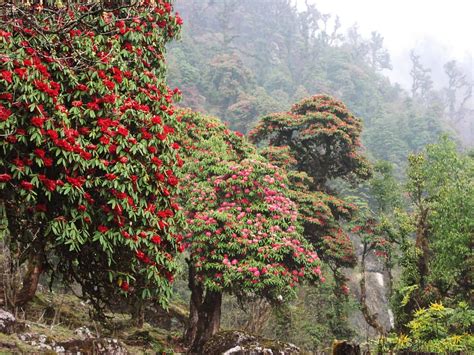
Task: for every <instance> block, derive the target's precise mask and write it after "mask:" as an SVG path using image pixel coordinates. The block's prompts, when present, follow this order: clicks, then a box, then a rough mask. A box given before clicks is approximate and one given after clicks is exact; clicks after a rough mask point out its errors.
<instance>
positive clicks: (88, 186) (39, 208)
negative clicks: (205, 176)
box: [0, 0, 183, 301]
mask: <svg viewBox="0 0 474 355" xmlns="http://www.w3.org/2000/svg"><path fill="white" fill-rule="evenodd" d="M12 6H13V5H12ZM100 6H102V5H100V3H99V2H97V3H92V4H91V3H88V4H86V5H80V4H78V5H68V7H67V8H66V7H59V8H55V9H54V8H53V9H50V10H48V11H45V9H43V8H42V7H40V6H39V5H38V6H36V7H34V8H21V9H18V8H16V7H14V6H13V7H12V13H14V14H15V13H16V14H17V15H18V16H12V17H11V18H9V21H8V22H7V25H6V26H5V27H3V28H2V30H1V31H0V49H1V50H0V52H1V53H2V54H1V55H0V135H1V136H2V137H3V139H2V141H1V143H0V147H1V148H0V150H1V164H0V188H1V191H2V192H1V193H2V200H3V201H4V203H5V205H6V207H7V214H8V219H9V227H10V234H11V235H12V236H15V238H12V243H17V244H18V245H21V246H22V247H24V248H27V247H28V246H30V245H32V244H34V245H35V248H34V249H35V251H36V252H38V251H39V252H41V253H49V254H52V255H54V256H57V257H59V258H56V259H55V260H58V263H57V266H56V267H57V268H58V270H60V271H61V272H63V274H64V276H65V277H66V278H67V279H73V280H75V281H77V282H79V283H81V285H82V286H83V289H84V291H85V292H86V293H89V294H90V296H92V297H94V298H97V299H99V298H101V296H104V295H103V292H105V290H106V289H109V290H110V288H112V291H111V292H116V291H117V292H122V293H125V292H130V293H134V294H136V295H137V296H143V297H148V296H151V295H152V294H153V295H160V296H163V297H162V298H161V300H163V301H164V300H165V299H166V297H165V296H166V295H168V294H169V291H170V287H171V286H170V284H171V282H172V281H173V272H174V270H175V268H176V263H175V261H174V255H175V254H176V252H177V251H182V250H183V245H182V242H181V237H180V236H177V235H176V234H175V229H176V226H177V225H178V224H179V223H180V222H179V221H180V220H181V218H180V213H179V207H178V204H177V203H176V202H175V201H174V198H173V196H174V195H175V194H176V192H177V184H178V179H177V177H176V171H177V169H179V166H180V164H181V163H180V159H179V156H178V154H177V149H178V148H179V146H178V145H177V143H175V136H176V133H177V130H178V122H177V120H176V117H175V115H174V108H173V105H172V102H173V97H175V96H176V95H177V94H179V92H178V90H177V89H175V90H170V89H169V88H168V87H167V86H166V85H165V82H164V77H165V66H164V62H163V61H164V58H163V55H164V50H165V47H164V45H165V44H166V42H168V41H170V40H171V39H172V38H174V37H175V36H176V34H177V33H178V31H179V26H180V24H181V19H180V18H179V16H178V15H177V14H176V15H174V14H173V13H172V7H171V4H170V2H169V1H163V0H160V1H158V2H150V1H143V2H141V3H140V4H139V5H133V6H132V5H130V6H122V7H117V8H115V9H106V8H102V7H100ZM25 13H27V14H29V15H32V16H34V19H35V20H34V21H31V18H30V17H28V15H25V16H21V14H25ZM26 216H28V219H29V220H30V222H31V221H33V226H34V228H36V229H37V233H36V235H37V238H33V237H31V236H29V235H28V233H21V223H20V220H22V219H24V218H26ZM15 226H17V227H18V228H19V229H18V230H13V229H14V228H15ZM15 233H17V234H15ZM46 263H47V264H50V266H51V263H52V260H50V261H47V262H46ZM119 287H120V288H119ZM102 298H104V297H102ZM109 301H110V299H109Z"/></svg>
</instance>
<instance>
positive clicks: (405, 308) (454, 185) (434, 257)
mask: <svg viewBox="0 0 474 355" xmlns="http://www.w3.org/2000/svg"><path fill="white" fill-rule="evenodd" d="M473 167H474V165H473V161H472V158H470V157H469V156H466V155H464V154H462V153H459V152H458V151H457V149H456V146H455V144H454V142H452V141H451V140H449V139H448V138H446V137H444V138H442V139H441V140H440V142H439V143H438V144H436V145H430V146H428V147H427V148H426V149H425V151H424V152H423V153H420V154H416V155H412V156H410V157H409V169H408V181H407V191H408V192H409V196H410V198H411V202H412V204H413V207H412V208H413V210H412V211H409V212H408V213H409V214H410V215H409V216H408V217H406V218H405V220H406V222H405V225H407V224H408V225H410V224H411V227H405V232H402V233H404V234H406V231H408V232H409V230H410V229H411V230H412V231H416V235H417V244H416V245H415V243H413V242H412V241H410V240H406V239H405V243H404V244H402V245H401V247H402V249H401V251H402V254H403V257H402V259H401V266H402V269H403V272H402V277H401V280H400V284H399V286H398V287H397V290H396V292H395V295H394V299H393V305H394V309H395V313H396V314H397V323H398V324H399V328H403V327H405V326H409V323H408V322H409V321H410V319H411V318H412V317H413V316H414V314H413V310H414V308H415V307H428V305H429V304H430V303H432V302H437V301H442V302H443V303H445V304H446V305H448V306H453V305H454V304H456V303H457V302H461V301H466V302H468V301H469V299H470V290H471V289H472V278H471V276H470V270H471V269H472V263H473V258H472V231H473V230H474V226H473V220H474V215H473V211H474V188H473V177H474V169H473ZM400 226H402V225H400ZM400 231H401V229H400ZM422 233H423V234H422ZM420 235H422V236H424V238H426V239H425V240H426V246H425V247H423V248H421V247H420V245H421V243H420V242H419V240H421V239H420ZM426 250H428V252H427V251H426ZM422 260H426V261H425V262H424V264H426V268H420V262H421V261H422Z"/></svg>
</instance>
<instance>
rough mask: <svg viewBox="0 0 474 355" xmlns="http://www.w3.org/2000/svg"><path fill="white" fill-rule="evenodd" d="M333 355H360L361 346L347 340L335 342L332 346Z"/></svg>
mask: <svg viewBox="0 0 474 355" xmlns="http://www.w3.org/2000/svg"><path fill="white" fill-rule="evenodd" d="M332 353H333V355H360V346H359V344H355V343H352V342H349V341H347V340H341V341H339V340H335V341H334V342H333V344H332Z"/></svg>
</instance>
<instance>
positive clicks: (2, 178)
mask: <svg viewBox="0 0 474 355" xmlns="http://www.w3.org/2000/svg"><path fill="white" fill-rule="evenodd" d="M11 179H12V177H11V175H10V174H0V182H8V181H10V180H11Z"/></svg>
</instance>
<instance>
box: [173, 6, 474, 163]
mask: <svg viewBox="0 0 474 355" xmlns="http://www.w3.org/2000/svg"><path fill="white" fill-rule="evenodd" d="M176 8H177V10H178V11H179V12H180V14H181V15H182V16H183V18H184V20H185V26H184V28H183V35H182V40H181V41H179V42H176V43H174V44H172V45H171V46H170V56H169V58H168V61H169V68H170V82H172V83H173V84H177V85H179V86H180V87H181V88H182V89H183V92H184V98H183V101H182V103H181V104H182V105H184V106H189V107H191V108H193V109H198V110H203V111H205V112H209V113H212V114H215V115H217V116H219V117H221V118H222V119H223V120H224V121H225V122H228V123H229V124H230V127H231V128H233V129H236V130H238V131H241V132H243V133H245V132H248V130H249V129H250V128H251V127H252V126H253V125H254V124H255V121H256V119H257V117H259V116H261V115H263V114H267V113H270V112H275V111H279V110H287V109H288V107H289V106H290V105H291V104H292V103H294V102H296V101H298V100H300V99H302V98H304V97H307V96H309V95H312V94H314V93H327V94H330V95H334V96H335V97H337V98H339V99H341V100H342V101H344V102H345V104H346V105H347V106H348V107H349V109H350V110H352V111H353V112H354V113H355V114H356V115H357V116H359V117H362V119H363V123H364V133H363V142H364V145H365V147H366V148H367V150H368V152H369V154H370V156H372V157H373V158H374V159H385V160H389V161H392V162H394V163H395V164H397V165H400V164H402V165H403V162H404V161H405V158H406V157H407V155H408V153H409V152H411V151H419V150H420V149H421V148H422V147H423V146H424V145H425V144H427V143H433V142H434V141H436V138H437V137H438V136H439V134H440V132H441V131H446V130H447V131H452V130H453V127H454V126H455V124H454V123H455V121H456V120H459V119H461V117H460V116H463V117H464V116H466V115H468V114H470V115H471V117H472V107H471V110H470V111H469V110H468V105H466V102H464V104H463V103H462V101H463V100H464V99H465V98H466V97H467V96H466V95H467V93H468V92H469V90H468V88H469V83H468V82H466V73H464V83H463V82H462V80H461V79H462V78H461V77H462V75H463V73H462V72H461V71H460V68H458V66H456V63H455V62H451V63H448V64H447V66H448V67H447V68H446V72H447V73H446V78H448V76H449V77H450V78H452V79H453V80H454V82H455V83H454V82H453V83H452V84H450V87H449V88H448V87H446V88H445V89H443V90H441V91H435V90H434V89H433V81H432V79H431V77H430V72H429V68H425V67H423V65H422V64H421V63H422V62H420V58H419V57H418V56H417V55H416V53H413V56H412V63H411V65H412V72H413V73H412V79H413V88H412V90H411V91H410V92H407V91H406V90H403V89H402V88H400V86H399V85H398V84H396V83H390V82H389V80H388V79H387V78H386V77H385V76H384V75H383V73H384V71H387V70H390V68H391V63H390V54H389V53H388V52H387V50H386V49H385V48H384V43H383V34H380V33H377V32H373V33H372V36H371V37H370V38H363V37H362V36H361V35H360V34H359V33H358V29H357V27H356V26H353V27H351V28H350V30H349V31H348V32H347V33H345V32H343V31H342V30H341V28H340V23H339V20H338V18H335V17H334V16H332V17H331V16H330V15H328V14H324V13H322V12H320V11H319V10H318V8H317V6H314V5H309V6H308V7H307V8H306V9H305V10H304V11H297V9H296V7H295V6H294V5H292V2H291V1H288V0H261V1H256V2H255V1H251V0H243V1H233V0H225V1H224V0H223V1H194V0H190V1H179V0H178V1H177V2H176ZM456 71H457V73H453V72H456ZM453 75H454V76H455V77H453ZM467 79H468V78H467ZM470 85H471V86H470V87H471V89H470V93H471V94H472V83H470ZM456 87H457V88H456ZM455 94H457V96H458V97H457V98H456V97H454V98H453V97H452V96H453V95H454V96H455ZM448 97H451V101H450V100H448ZM466 101H467V100H466ZM461 106H462V107H461ZM456 115H457V116H456ZM455 116H456V117H455ZM464 129H465V127H464ZM388 147H389V149H387V148H388Z"/></svg>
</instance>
